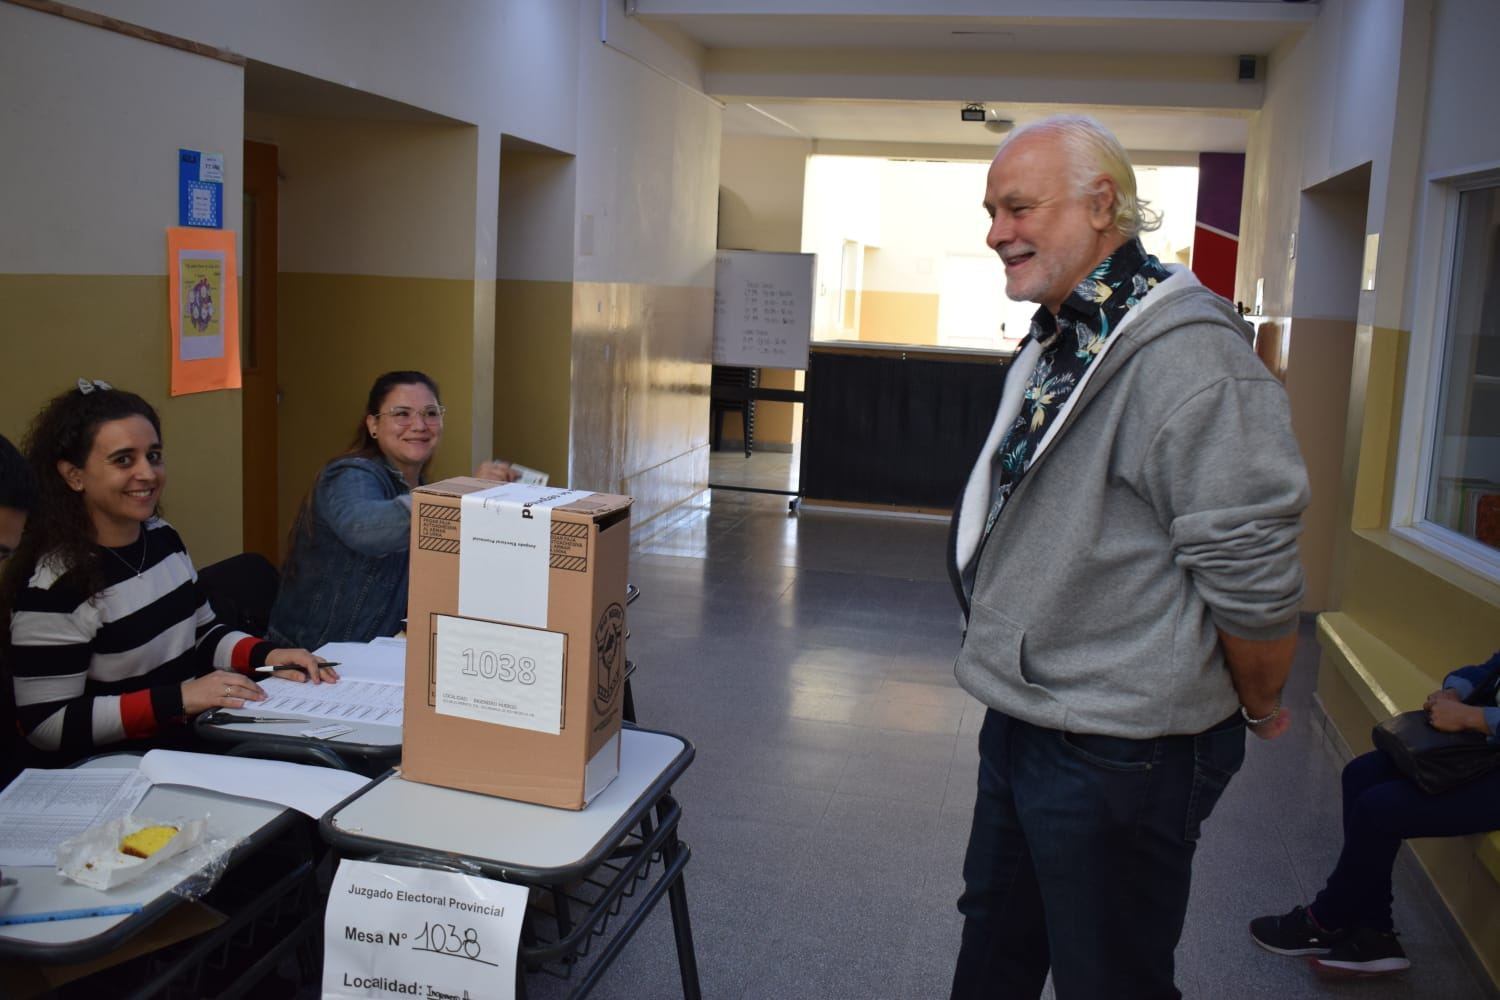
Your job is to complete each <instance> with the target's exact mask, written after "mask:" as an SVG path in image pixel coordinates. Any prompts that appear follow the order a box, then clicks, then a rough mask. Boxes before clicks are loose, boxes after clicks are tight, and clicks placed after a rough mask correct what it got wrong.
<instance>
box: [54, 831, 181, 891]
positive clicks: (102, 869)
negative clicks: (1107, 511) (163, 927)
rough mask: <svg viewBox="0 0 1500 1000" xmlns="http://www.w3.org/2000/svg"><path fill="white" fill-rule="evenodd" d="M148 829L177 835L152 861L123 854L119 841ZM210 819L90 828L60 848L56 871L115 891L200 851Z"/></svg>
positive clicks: (92, 887)
mask: <svg viewBox="0 0 1500 1000" xmlns="http://www.w3.org/2000/svg"><path fill="white" fill-rule="evenodd" d="M148 826H175V827H177V835H176V836H175V837H173V838H172V839H171V840H169V841H167V842H166V844H165V845H164V846H163V847H162V849H161V850H159V851H157V852H156V853H155V854H153V855H151V857H149V858H137V857H132V856H131V855H129V854H122V853H121V852H120V841H121V840H123V839H124V838H126V837H128V836H130V835H131V834H132V833H135V832H136V831H137V830H141V829H144V828H145V827H148ZM207 829H208V817H207V816H204V817H201V818H198V819H169V820H163V819H151V818H149V817H145V816H127V817H125V818H123V819H114V820H110V821H109V822H107V823H103V824H101V825H99V826H94V827H90V828H89V829H87V830H85V831H84V832H83V833H80V834H79V835H78V836H76V837H73V838H72V839H70V840H65V841H63V843H62V844H61V845H59V846H58V848H57V870H58V872H59V873H60V874H62V875H65V876H67V877H68V878H70V879H72V880H73V881H74V882H77V883H79V884H80V885H86V886H88V887H89V888H90V889H99V890H104V889H112V888H114V887H115V886H117V885H125V884H126V883H127V882H133V881H135V880H136V879H138V878H140V877H141V876H142V875H145V874H146V873H147V872H150V871H152V870H154V869H155V868H156V867H157V866H158V865H161V864H163V863H165V862H167V861H169V860H171V859H172V858H174V857H176V856H178V855H180V854H183V853H185V852H187V851H188V850H190V849H191V848H194V847H197V846H198V845H199V844H200V843H202V842H203V840H204V834H205V832H206V831H207Z"/></svg>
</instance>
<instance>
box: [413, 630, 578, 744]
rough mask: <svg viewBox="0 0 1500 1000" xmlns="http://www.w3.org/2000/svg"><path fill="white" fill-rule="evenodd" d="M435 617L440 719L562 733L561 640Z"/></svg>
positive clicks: (545, 633)
mask: <svg viewBox="0 0 1500 1000" xmlns="http://www.w3.org/2000/svg"><path fill="white" fill-rule="evenodd" d="M434 617H435V629H436V638H435V644H434V645H435V648H434V650H433V673H434V675H435V679H436V682H437V704H436V706H435V709H436V711H437V713H438V714H439V715H456V716H459V717H460V718H464V719H474V720H476V721H478V722H489V723H493V724H494V725H497V726H515V727H516V728H519V729H530V730H532V731H534V732H538V733H552V734H553V735H556V734H558V733H560V732H562V724H563V663H564V659H565V655H566V653H567V637H566V636H565V635H563V634H562V633H561V632H548V631H546V630H545V629H538V628H521V627H520V626H517V625H501V624H499V623H497V622H482V621H475V620H473V619H470V618H456V617H454V616H452V615H436V616H434Z"/></svg>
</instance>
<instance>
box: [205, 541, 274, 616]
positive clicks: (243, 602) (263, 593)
mask: <svg viewBox="0 0 1500 1000" xmlns="http://www.w3.org/2000/svg"><path fill="white" fill-rule="evenodd" d="M198 582H199V583H201V584H202V585H203V589H204V591H205V592H206V593H207V594H208V599H209V601H210V602H211V603H212V604H213V606H214V611H215V612H216V613H217V614H218V615H219V618H220V619H221V620H222V621H224V622H225V623H226V624H228V625H230V626H232V627H233V628H237V629H239V630H240V631H242V632H249V633H250V634H251V635H265V634H266V627H267V626H268V625H269V624H270V622H271V606H272V605H273V604H275V603H276V592H277V591H278V590H279V589H280V588H281V574H280V573H278V572H277V571H276V567H275V566H273V565H271V561H270V560H269V559H267V558H266V557H265V556H263V555H260V554H259V553H256V552H241V553H240V554H239V555H237V556H230V557H229V558H228V559H224V560H221V561H220V562H216V563H213V564H212V565H209V566H205V567H203V568H202V569H200V570H199V571H198Z"/></svg>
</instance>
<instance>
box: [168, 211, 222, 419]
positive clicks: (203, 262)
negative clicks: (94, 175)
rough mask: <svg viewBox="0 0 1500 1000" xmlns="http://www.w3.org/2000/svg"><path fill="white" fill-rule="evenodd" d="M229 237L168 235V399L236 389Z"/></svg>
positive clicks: (209, 232) (192, 232)
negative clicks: (170, 376) (170, 393)
mask: <svg viewBox="0 0 1500 1000" xmlns="http://www.w3.org/2000/svg"><path fill="white" fill-rule="evenodd" d="M236 275H237V269H236V267H235V257H234V233H232V232H229V231H227V230H223V229H188V228H172V229H168V230H167V316H168V318H169V321H170V324H171V328H172V390H171V391H172V395H174V396H185V395H187V394H188V393H193V392H210V391H212V390H214V389H238V388H239V387H240V302H239V280H238V278H237V277H236Z"/></svg>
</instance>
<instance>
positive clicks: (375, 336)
mask: <svg viewBox="0 0 1500 1000" xmlns="http://www.w3.org/2000/svg"><path fill="white" fill-rule="evenodd" d="M278 293H279V298H278V310H277V322H278V327H279V329H278V331H277V332H278V337H279V345H280V352H281V357H280V369H281V380H282V386H283V395H282V404H281V428H280V431H281V433H280V439H279V443H280V448H281V484H282V485H281V495H280V497H279V498H278V506H279V510H280V519H281V524H282V526H283V535H285V533H286V529H289V528H290V526H291V523H292V518H293V516H294V515H295V513H296V510H297V505H298V504H299V503H300V502H301V500H302V497H303V495H304V494H305V493H306V492H307V490H308V489H309V488H310V487H311V486H312V483H313V480H314V478H315V477H316V476H317V473H318V470H319V469H321V468H322V467H323V464H324V463H325V462H327V461H328V459H329V458H331V457H333V456H334V455H337V454H339V453H340V452H342V451H343V450H344V448H345V447H346V446H347V445H348V444H349V442H350V439H351V438H352V436H353V433H354V430H355V428H356V427H357V426H358V425H359V424H360V420H361V418H362V415H363V414H364V406H365V394H366V393H367V392H368V391H369V388H370V383H371V382H373V381H374V379H375V376H377V375H379V374H380V373H381V372H384V371H390V370H392V369H398V368H418V369H420V370H422V371H424V372H426V373H427V374H428V375H431V376H432V377H433V378H434V379H436V380H437V383H438V385H439V386H440V387H441V388H442V391H443V405H445V406H446V407H447V408H448V412H447V414H446V417H445V421H444V433H443V443H442V445H441V446H440V447H439V449H438V452H437V455H436V457H435V458H434V460H433V463H432V467H431V468H430V469H429V471H428V475H429V476H430V477H431V478H435V479H441V478H443V477H446V476H458V475H465V474H467V473H469V472H471V471H472V470H473V466H472V465H471V463H470V461H469V454H468V435H467V433H465V428H467V427H468V426H469V422H470V419H471V416H472V390H471V368H472V364H473V359H472V354H471V349H472V345H471V340H470V331H472V330H473V328H474V295H475V291H474V282H472V281H459V280H450V279H442V278H389V277H373V276H369V275H350V274H303V273H295V272H292V273H288V272H283V273H282V274H281V276H280V285H279V286H278Z"/></svg>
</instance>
